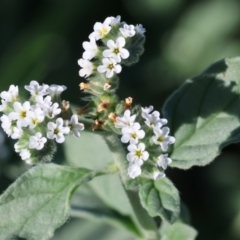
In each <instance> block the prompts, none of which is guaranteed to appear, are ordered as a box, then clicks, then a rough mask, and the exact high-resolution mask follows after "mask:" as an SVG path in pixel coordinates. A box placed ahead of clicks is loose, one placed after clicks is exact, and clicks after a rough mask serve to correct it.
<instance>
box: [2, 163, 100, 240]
mask: <svg viewBox="0 0 240 240" xmlns="http://www.w3.org/2000/svg"><path fill="white" fill-rule="evenodd" d="M96 175H97V173H96V172H92V171H90V170H88V169H83V168H72V167H67V166H58V165H54V164H45V165H39V166H37V167H33V168H32V169H30V170H29V171H28V172H27V173H25V174H24V175H22V176H21V177H20V178H18V180H16V181H15V182H14V183H13V184H12V185H11V186H10V187H9V188H8V189H7V190H6V191H5V192H4V194H3V195H2V196H1V197H0V216H1V218H0V239H7V238H9V237H13V236H19V237H22V238H27V239H28V240H40V239H41V240H47V239H50V238H51V237H52V236H53V233H54V230H55V229H56V228H58V227H60V226H61V225H62V224H63V223H64V222H65V221H66V220H67V219H68V217H69V199H70V197H71V195H72V193H73V191H74V190H75V189H76V187H78V186H79V185H81V184H83V183H84V182H87V181H89V180H91V179H92V178H93V177H94V176H96Z"/></svg>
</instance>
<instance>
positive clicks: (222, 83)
mask: <svg viewBox="0 0 240 240" xmlns="http://www.w3.org/2000/svg"><path fill="white" fill-rule="evenodd" d="M239 89H240V58H239V57H237V58H231V59H225V60H222V61H219V62H217V63H215V64H213V65H212V66H211V67H210V68H209V69H207V70H206V71H205V72H204V73H203V74H201V75H200V76H199V77H196V78H193V79H190V80H187V81H186V82H185V83H184V84H183V86H182V87H181V88H180V89H179V90H178V91H176V92H175V93H174V94H173V95H172V96H170V98H169V99H168V100H167V102H166V104H165V106H164V109H163V113H164V116H165V117H166V118H167V119H168V121H169V127H170V130H171V135H173V136H174V137H175V138H176V142H175V144H174V145H173V148H172V153H171V158H172V159H173V162H172V163H171V166H173V167H178V168H182V169H188V168H190V167H192V166H204V165H206V164H208V163H210V162H211V161H212V160H213V159H214V158H216V156H217V155H219V154H220V151H221V149H222V148H223V147H225V146H227V145H229V144H231V143H236V142H239V141H240V111H239V109H240V95H239Z"/></svg>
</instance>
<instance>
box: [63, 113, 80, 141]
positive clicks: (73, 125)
mask: <svg viewBox="0 0 240 240" xmlns="http://www.w3.org/2000/svg"><path fill="white" fill-rule="evenodd" d="M66 126H68V127H69V128H70V132H69V133H70V134H74V135H75V137H77V138H79V137H80V133H79V131H83V130H84V125H83V124H82V123H79V122H78V116H77V115H76V114H74V115H72V117H71V120H70V121H69V120H67V121H66Z"/></svg>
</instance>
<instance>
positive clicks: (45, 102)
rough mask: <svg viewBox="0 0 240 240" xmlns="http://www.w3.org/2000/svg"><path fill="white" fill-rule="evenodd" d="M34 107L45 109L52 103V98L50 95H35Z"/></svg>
mask: <svg viewBox="0 0 240 240" xmlns="http://www.w3.org/2000/svg"><path fill="white" fill-rule="evenodd" d="M35 100H36V107H40V108H41V109H42V110H45V109H47V108H49V107H51V105H52V98H51V96H46V97H45V98H43V96H37V97H36V99H35Z"/></svg>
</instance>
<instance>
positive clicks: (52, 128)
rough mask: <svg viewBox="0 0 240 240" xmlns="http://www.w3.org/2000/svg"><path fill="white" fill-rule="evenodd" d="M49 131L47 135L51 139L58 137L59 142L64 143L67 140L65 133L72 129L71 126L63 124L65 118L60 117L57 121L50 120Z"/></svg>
mask: <svg viewBox="0 0 240 240" xmlns="http://www.w3.org/2000/svg"><path fill="white" fill-rule="evenodd" d="M47 128H48V130H49V131H48V132H47V137H48V138H49V139H56V142H57V143H63V142H64V140H65V137H64V134H68V133H69V131H70V129H69V127H64V126H63V119H62V118H58V119H57V120H56V123H53V122H49V123H48V125H47Z"/></svg>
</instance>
